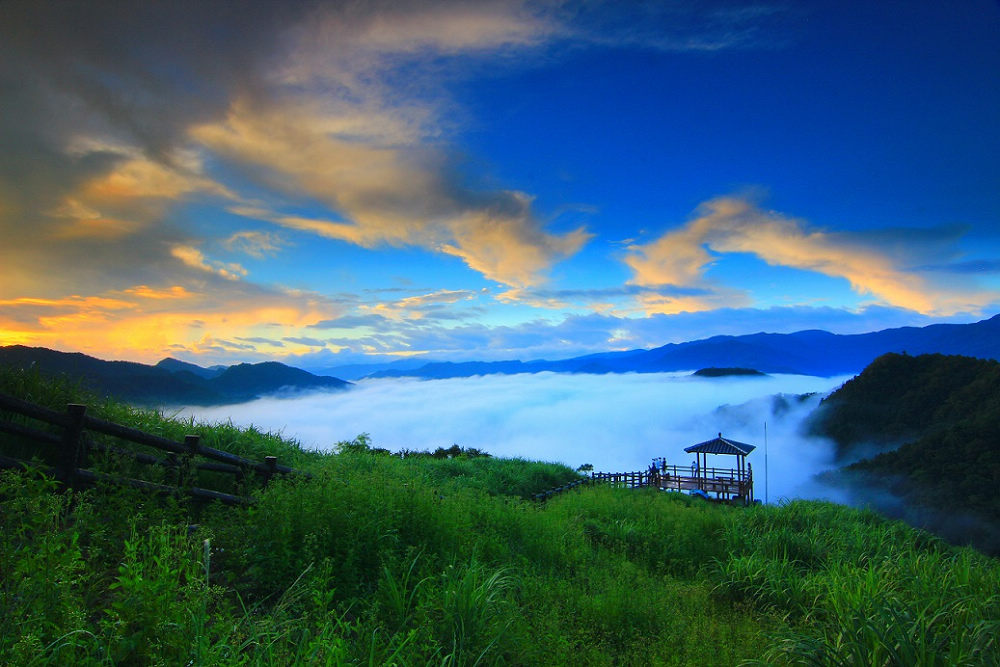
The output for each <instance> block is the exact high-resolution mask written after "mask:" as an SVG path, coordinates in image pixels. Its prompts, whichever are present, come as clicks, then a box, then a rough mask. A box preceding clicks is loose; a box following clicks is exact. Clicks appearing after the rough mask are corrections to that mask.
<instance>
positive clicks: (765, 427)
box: [764, 422, 768, 505]
mask: <svg viewBox="0 0 1000 667" xmlns="http://www.w3.org/2000/svg"><path fill="white" fill-rule="evenodd" d="M767 484H768V477H767V422H764V504H765V505H766V504H767V501H768V493H767V491H768V488H767Z"/></svg>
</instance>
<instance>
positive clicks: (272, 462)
mask: <svg viewBox="0 0 1000 667" xmlns="http://www.w3.org/2000/svg"><path fill="white" fill-rule="evenodd" d="M264 465H266V466H267V475H266V476H265V477H264V486H267V485H268V483H269V482H270V481H271V478H272V477H274V475H275V474H276V473H277V472H278V457H277V456H265V457H264Z"/></svg>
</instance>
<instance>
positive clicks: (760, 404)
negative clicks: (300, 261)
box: [181, 372, 850, 501]
mask: <svg viewBox="0 0 1000 667" xmlns="http://www.w3.org/2000/svg"><path fill="white" fill-rule="evenodd" d="M849 377H850V376H837V377H833V378H825V377H815V376H803V375H773V376H765V377H757V376H751V377H747V376H734V377H717V378H705V377H697V376H693V375H691V374H690V373H688V372H676V373H641V374H640V373H624V374H609V375H588V374H562V373H551V372H544V373H536V374H519V375H486V376H477V377H471V378H453V379H443V380H416V379H412V378H399V379H367V380H360V381H357V382H356V384H355V386H354V387H352V388H351V390H350V391H347V392H336V393H329V392H315V393H309V394H304V395H299V396H295V397H288V398H262V399H258V400H255V401H250V402H246V403H239V404H234V405H222V406H214V407H186V408H184V409H183V410H182V411H181V414H182V415H183V416H193V417H195V419H196V420H205V421H209V422H217V421H223V422H225V421H227V420H232V422H233V423H234V424H236V425H240V426H248V425H250V424H253V425H254V426H256V427H257V428H259V429H261V430H268V431H278V432H281V433H282V434H283V435H284V436H286V437H291V438H295V439H297V440H298V441H299V442H301V443H302V445H303V446H304V447H307V448H314V449H321V450H329V449H331V448H332V447H333V446H334V445H335V443H337V442H340V441H346V440H351V439H353V438H354V437H356V436H357V435H359V434H362V433H367V434H369V435H370V437H371V440H372V445H373V446H374V447H381V448H385V449H389V450H391V451H394V452H398V451H401V450H411V451H419V450H434V449H436V448H438V447H446V448H447V447H449V446H451V445H452V444H458V445H460V446H462V447H475V448H477V449H480V450H484V451H487V452H489V453H490V454H492V455H494V456H503V457H519V458H525V459H533V460H542V461H553V462H560V463H565V464H567V465H570V466H572V467H574V468H575V467H577V466H580V465H582V464H585V463H590V464H591V465H593V466H594V469H595V470H603V471H631V470H642V469H645V468H646V467H647V466H648V465H649V463H650V460H651V459H652V458H653V457H657V456H665V457H666V458H667V459H668V461H669V462H670V463H672V464H677V465H688V464H690V462H691V461H690V459H691V457H690V455H687V454H684V451H683V450H684V447H687V446H689V445H692V444H694V443H696V442H701V441H703V440H706V439H709V438H711V437H715V435H716V434H717V433H718V432H722V433H724V434H725V435H726V436H727V437H731V438H733V439H735V440H739V441H742V442H748V443H751V444H755V445H757V450H756V451H755V452H754V453H753V454H752V455H751V456H750V457H749V459H748V460H749V461H750V463H751V465H752V466H753V468H754V471H755V480H756V486H757V496H758V497H759V498H761V499H763V498H764V496H765V474H764V473H765V461H764V457H765V448H764V444H765V443H764V424H765V422H766V423H767V436H768V443H767V444H768V447H767V454H768V464H769V465H768V468H769V475H768V478H769V479H768V483H769V493H768V495H769V497H770V499H771V500H772V501H773V500H776V499H779V498H783V497H784V498H796V497H820V496H823V495H824V491H823V489H822V488H821V487H819V486H817V485H815V484H812V483H811V478H812V476H813V475H815V474H816V473H818V472H821V471H823V470H826V469H828V468H829V467H830V466H831V465H832V463H833V448H832V445H831V443H830V441H828V440H826V439H825V438H821V437H810V436H806V435H803V434H802V433H801V430H802V429H801V424H802V422H803V420H804V419H806V418H807V417H808V416H809V414H810V413H811V412H812V410H813V409H814V408H815V407H816V406H817V405H818V404H819V401H820V399H821V398H822V396H823V395H825V394H827V393H829V392H830V391H832V390H834V389H836V388H837V387H839V386H840V385H841V384H843V382H844V381H845V380H847V379H848V378H849ZM804 395H808V396H804ZM720 459H725V457H720ZM718 465H719V466H720V467H728V466H729V465H730V462H729V461H726V460H720V462H719V463H718ZM826 493H828V491H826Z"/></svg>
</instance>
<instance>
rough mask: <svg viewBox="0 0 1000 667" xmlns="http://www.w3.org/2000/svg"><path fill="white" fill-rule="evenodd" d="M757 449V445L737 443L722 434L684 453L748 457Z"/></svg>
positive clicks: (685, 449)
mask: <svg viewBox="0 0 1000 667" xmlns="http://www.w3.org/2000/svg"><path fill="white" fill-rule="evenodd" d="M755 449H757V446H756V445H748V444H747V443H745V442H737V441H736V440H730V439H729V438H723V437H722V434H721V433H720V434H719V437H718V438H714V439H712V440H706V441H705V442H699V443H698V444H697V445H691V446H690V447H685V448H684V451H685V452H688V453H689V454H690V453H692V452H694V453H698V454H732V455H734V456H746V455H747V454H749V453H750V452H752V451H753V450H755Z"/></svg>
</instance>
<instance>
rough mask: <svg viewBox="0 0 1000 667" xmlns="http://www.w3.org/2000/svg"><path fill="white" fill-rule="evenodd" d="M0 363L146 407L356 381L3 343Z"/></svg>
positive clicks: (275, 368)
mask: <svg viewBox="0 0 1000 667" xmlns="http://www.w3.org/2000/svg"><path fill="white" fill-rule="evenodd" d="M0 364H4V365H11V366H17V367H21V368H34V369H36V370H37V371H38V372H39V373H41V374H43V375H47V376H63V377H66V378H69V379H70V380H72V381H76V382H80V383H81V384H82V385H83V386H85V387H87V388H88V389H90V390H91V391H94V392H96V393H98V394H102V395H108V396H114V397H116V398H120V399H122V400H126V401H130V402H134V403H139V404H143V405H164V404H167V405H217V404H224V403H240V402H243V401H249V400H253V399H255V398H259V397H261V396H265V395H269V394H275V393H280V392H291V391H302V390H314V389H325V390H331V389H345V388H347V387H349V386H350V384H351V383H350V382H345V381H344V380H341V379H338V378H335V377H328V376H322V375H313V374H312V373H308V372H306V371H303V370H299V369H298V368H292V367H291V366H286V365H285V364H281V363H278V362H274V361H269V362H264V363H259V364H238V365H236V366H229V367H214V368H203V367H201V366H197V365H195V364H189V363H186V362H183V361H179V360H177V359H171V358H167V359H164V360H162V361H160V362H159V363H158V364H156V365H155V366H149V365H146V364H139V363H135V362H131V361H103V360H101V359H96V358H94V357H90V356H87V355H85V354H80V353H70V352H57V351H55V350H49V349H47V348H44V347H25V346H23V345H11V346H9V347H0Z"/></svg>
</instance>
